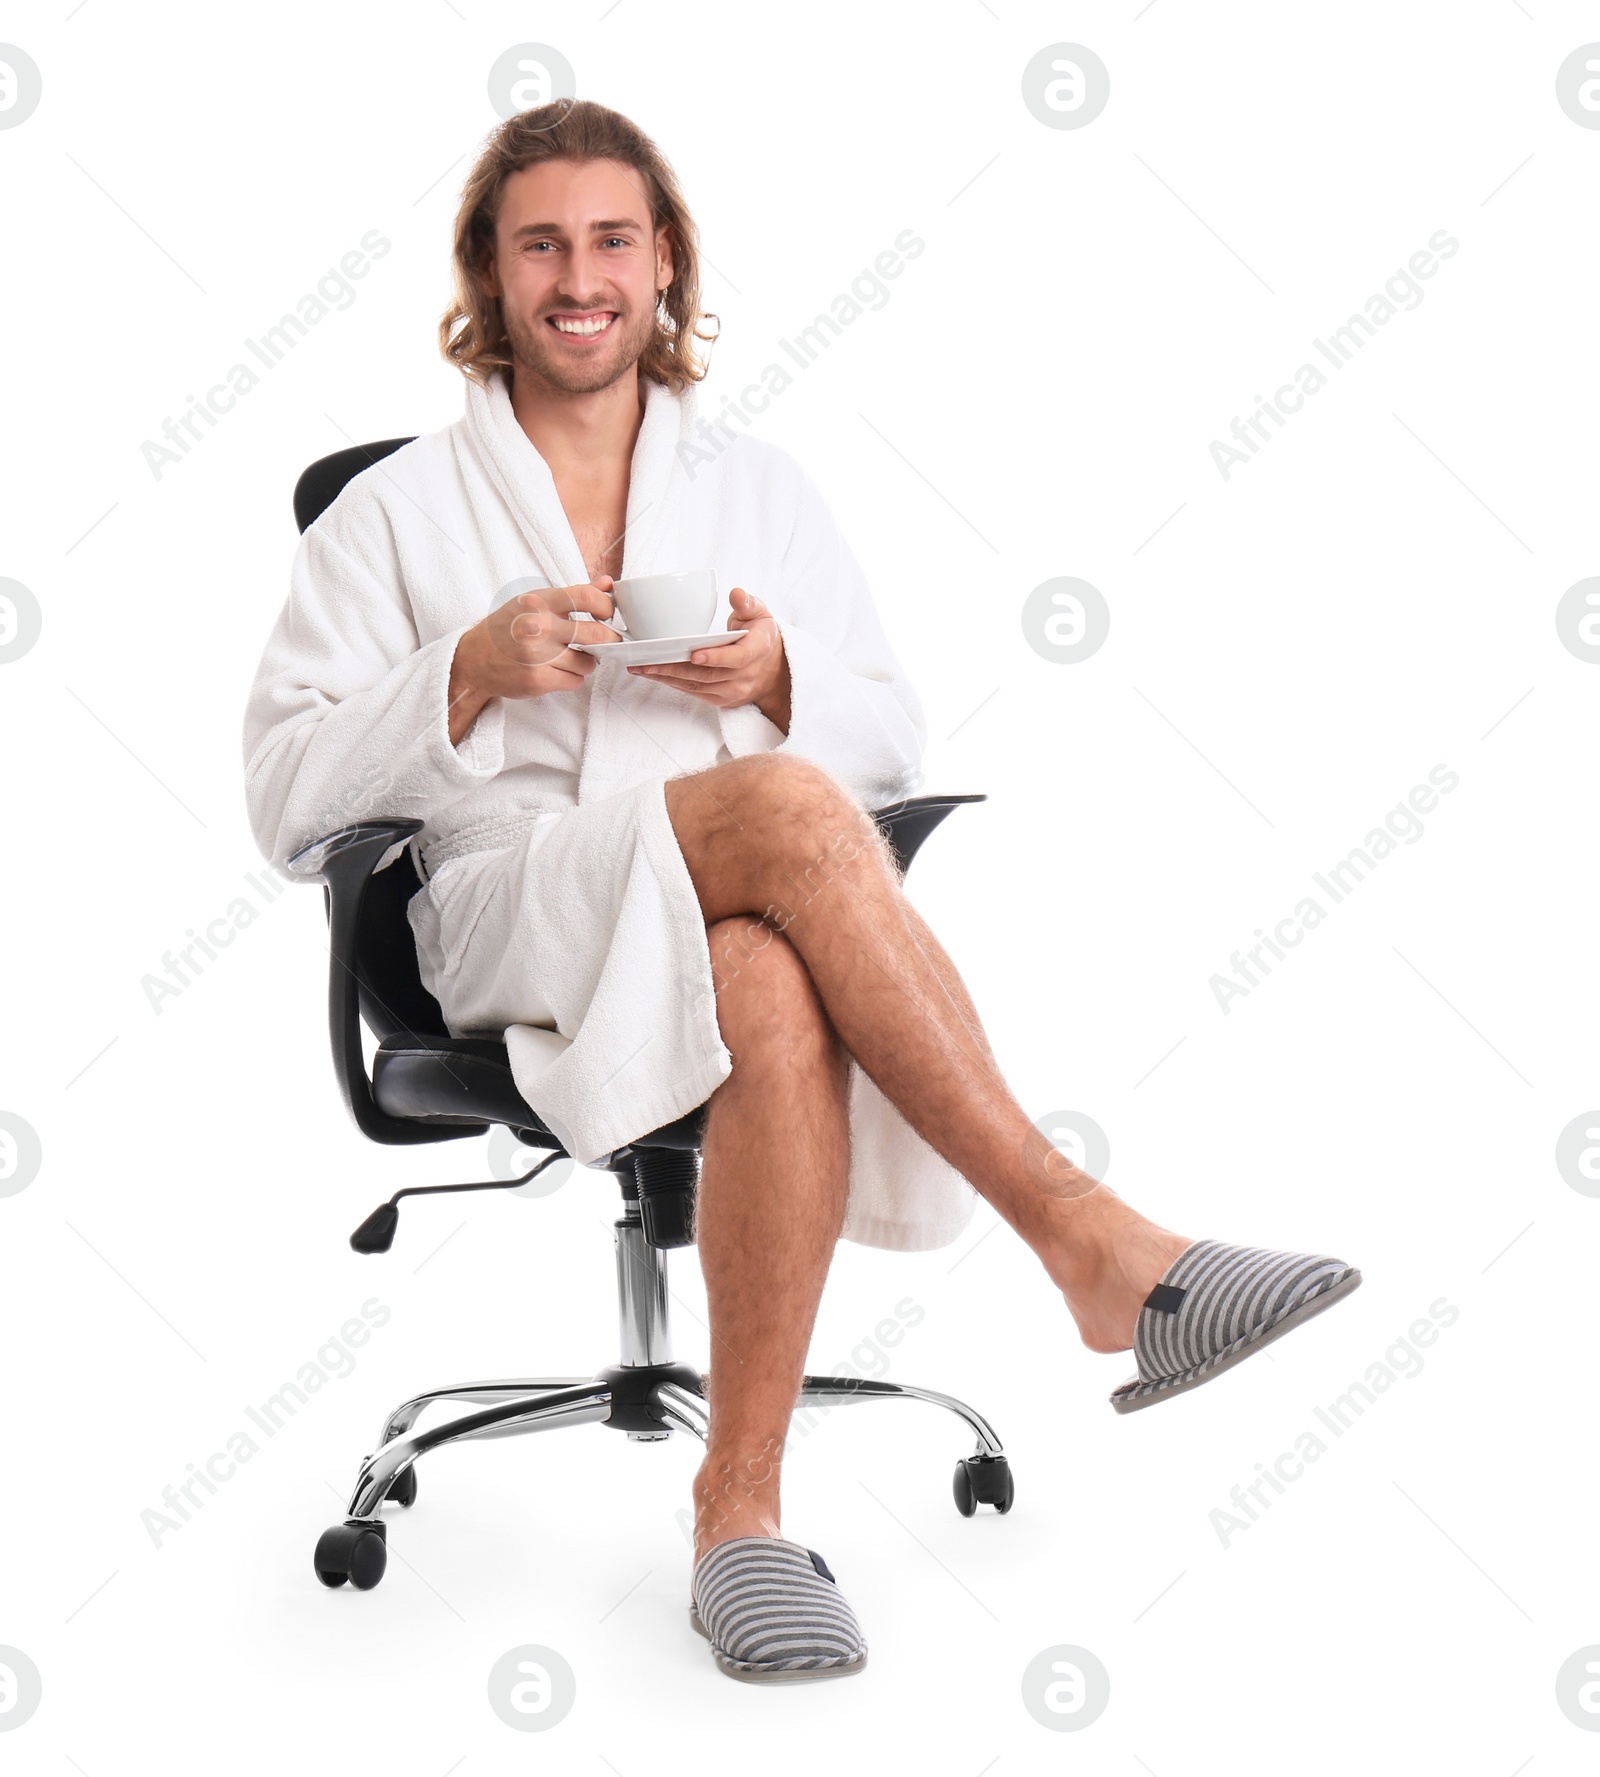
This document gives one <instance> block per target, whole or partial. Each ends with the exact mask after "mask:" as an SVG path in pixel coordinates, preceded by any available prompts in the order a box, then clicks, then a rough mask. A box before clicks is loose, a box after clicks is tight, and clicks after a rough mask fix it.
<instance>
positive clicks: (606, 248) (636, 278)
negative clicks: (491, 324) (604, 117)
mask: <svg viewBox="0 0 1600 1777" xmlns="http://www.w3.org/2000/svg"><path fill="white" fill-rule="evenodd" d="M668 239H669V231H668V230H667V229H666V228H664V227H663V228H660V229H653V228H652V226H651V215H650V203H649V198H648V194H647V193H646V191H645V188H644V183H643V181H642V180H641V178H640V177H639V175H638V174H637V173H636V172H635V171H634V170H633V168H631V167H628V166H624V165H622V164H621V163H620V162H618V161H613V160H592V161H576V162H575V161H564V160H556V161H543V162H539V163H537V164H536V165H534V166H531V167H524V168H523V170H522V171H521V172H520V173H513V174H512V175H511V176H510V178H508V179H507V180H506V182H505V185H504V187H503V189H502V191H501V195H500V209H499V213H498V215H497V216H496V218H495V252H494V260H493V263H492V264H491V265H489V266H487V267H486V268H485V271H484V288H485V290H487V292H488V293H489V295H491V296H495V297H498V298H499V299H500V309H501V313H502V315H503V316H504V317H505V326H506V336H507V338H508V339H509V340H510V343H511V355H512V357H513V359H514V360H515V361H516V366H517V374H518V376H519V377H527V378H530V379H531V380H532V381H533V382H535V383H536V384H542V385H544V386H546V387H548V388H550V389H552V390H555V391H558V392H560V393H562V394H567V395H581V394H590V393H593V392H594V391H595V390H598V389H606V388H610V386H611V385H612V384H613V383H614V382H616V381H617V380H618V379H619V378H620V377H623V376H627V375H629V374H631V373H632V372H633V367H634V365H636V364H637V363H638V361H639V358H640V355H641V354H642V353H643V351H644V349H645V347H646V346H647V345H648V344H649V342H650V336H651V334H652V333H653V331H654V329H655V325H656V298H657V297H658V296H659V294H660V293H661V292H662V291H663V290H665V289H666V288H667V286H668V285H669V284H670V283H671V282H672V255H671V252H670V249H669V247H668Z"/></svg>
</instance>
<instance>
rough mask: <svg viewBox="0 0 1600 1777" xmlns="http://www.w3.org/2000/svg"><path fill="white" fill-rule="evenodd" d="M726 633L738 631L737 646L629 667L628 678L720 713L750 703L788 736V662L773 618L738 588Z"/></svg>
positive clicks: (700, 650) (732, 596) (730, 598)
mask: <svg viewBox="0 0 1600 1777" xmlns="http://www.w3.org/2000/svg"><path fill="white" fill-rule="evenodd" d="M728 602H729V603H730V605H731V606H732V608H733V615H732V616H731V617H730V619H729V621H728V628H729V629H742V630H743V631H744V634H743V635H742V636H740V638H739V639H738V641H736V642H727V643H724V644H723V646H722V647H720V648H698V649H696V650H695V652H694V653H693V654H691V655H690V656H689V658H688V659H687V660H679V661H671V662H669V663H668V664H667V665H665V666H630V667H629V668H628V671H629V672H630V673H638V674H639V675H640V677H642V678H646V679H654V680H655V681H656V682H657V683H658V684H661V685H670V686H672V688H673V689H674V690H676V691H685V692H687V693H688V694H689V696H690V697H698V698H699V699H700V701H701V702H702V703H709V704H714V705H715V706H716V707H717V708H718V709H722V710H731V709H737V708H738V707H739V705H740V704H746V703H753V704H754V705H755V706H756V708H757V709H758V710H760V712H761V713H762V715H764V716H765V717H766V718H767V720H768V721H769V722H771V723H773V724H774V725H775V726H776V727H778V728H781V729H782V730H783V731H784V733H785V734H787V733H788V732H789V662H788V660H787V659H786V658H785V655H784V652H783V635H782V633H781V631H780V630H779V628H778V623H777V619H776V618H775V617H774V616H773V615H772V613H771V612H770V611H769V610H768V609H767V607H766V606H765V605H764V604H762V602H761V600H760V599H758V598H757V597H756V596H755V594H754V593H749V592H746V591H745V589H744V588H743V587H742V586H736V587H734V588H733V590H732V592H730V593H729V595H728Z"/></svg>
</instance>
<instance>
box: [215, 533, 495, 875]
mask: <svg viewBox="0 0 1600 1777" xmlns="http://www.w3.org/2000/svg"><path fill="white" fill-rule="evenodd" d="M468 627H470V626H469V625H466V624H463V625H462V626H461V627H460V628H457V629H454V630H451V631H450V632H449V633H448V634H446V635H441V636H437V637H435V638H434V639H432V640H430V641H428V642H426V643H422V642H421V640H420V637H419V635H418V633H417V627H416V623H415V621H414V618H413V614H412V609H411V601H410V599H409V597H408V596H407V593H406V589H405V580H404V575H403V573H402V570H401V562H400V558H399V553H398V551H397V549H396V547H395V542H394V537H393V535H392V532H391V531H390V529H389V523H388V519H387V517H386V515H385V514H384V513H383V512H382V509H381V508H380V507H378V506H377V505H376V504H375V503H374V502H371V501H368V502H365V503H361V504H359V505H358V503H357V502H355V501H352V500H350V499H348V498H345V499H341V500H340V501H338V502H336V503H335V505H334V506H332V507H330V508H329V510H328V512H326V513H325V514H324V515H323V516H322V518H320V519H319V520H318V521H317V522H316V523H315V524H314V525H312V526H311V528H310V529H309V530H308V531H306V532H305V534H304V535H303V536H302V537H301V539H300V546H299V550H298V552H297V553H296V556H295V560H294V566H293V568H292V570H291V574H290V587H289V597H288V601H287V602H286V603H285V605H284V607H283V610H282V612H281V614H280V615H279V618H278V621H277V624H276V626H275V627H274V629H273V631H272V634H271V636H270V637H269V639H268V641H267V645H266V650H265V652H264V654H263V655H262V658H261V664H260V666H259V668H258V669H257V672H256V677H255V681H254V683H253V685H252V686H251V690H250V696H249V701H248V704H247V708H246V713H245V725H244V756H245V800H246V804H247V808H248V812H249V818H250V826H251V830H252V832H253V833H254V835H255V839H256V843H257V845H258V846H259V847H260V849H261V853H262V855H263V856H264V857H266V858H269V859H270V860H271V861H272V862H273V863H275V864H279V865H282V864H283V863H284V862H285V861H286V860H287V859H288V858H289V857H291V856H292V855H293V854H294V853H295V852H296V851H298V850H299V849H300V848H301V847H302V846H304V845H308V844H310V842H311V841H312V840H314V839H320V838H321V837H322V836H323V835H324V834H326V833H331V832H333V831H334V830H335V829H337V828H339V827H342V826H346V825H348V824H349V823H350V822H352V821H359V820H372V819H376V818H378V817H380V816H382V817H398V818H401V819H411V818H414V819H419V820H426V819H428V818H429V817H430V816H431V815H433V814H435V813H436V812H438V811H439V810H440V809H442V808H444V807H447V806H448V805H449V804H450V803H452V802H454V801H456V800H457V799H459V798H460V797H461V796H463V795H465V794H466V793H467V792H468V791H469V790H472V789H474V788H475V787H476V786H478V785H479V784H481V783H483V782H484V781H485V779H487V778H491V777H493V776H494V775H495V774H496V773H497V772H498V771H499V770H500V768H501V765H502V763H503V758H504V755H503V752H502V746H501V742H502V735H503V730H504V720H505V709H504V705H503V704H502V702H501V701H500V700H499V699H498V698H495V699H493V700H492V701H491V702H490V703H489V704H488V705H487V706H486V707H485V709H484V711H483V713H482V714H481V715H480V716H479V717H478V719H477V721H476V722H474V723H473V725H472V727H471V728H470V729H469V730H468V731H467V733H466V734H465V735H463V736H462V739H461V743H460V745H459V746H452V745H451V742H450V730H449V722H448V703H449V683H450V667H451V663H452V661H453V660H454V658H455V650H456V643H457V642H458V641H459V640H460V638H461V636H462V635H463V634H464V633H465V631H466V629H467V628H468ZM395 849H396V851H398V847H397V848H395ZM391 855H393V854H391Z"/></svg>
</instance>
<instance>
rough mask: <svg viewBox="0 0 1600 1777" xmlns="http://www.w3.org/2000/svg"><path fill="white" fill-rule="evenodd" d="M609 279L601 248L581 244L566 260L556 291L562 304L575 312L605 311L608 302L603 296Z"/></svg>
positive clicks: (605, 296)
mask: <svg viewBox="0 0 1600 1777" xmlns="http://www.w3.org/2000/svg"><path fill="white" fill-rule="evenodd" d="M608 278H609V274H608V272H607V268H606V266H605V263H604V258H603V256H602V254H601V252H600V249H599V248H598V247H596V246H592V245H590V244H588V243H582V244H580V245H579V246H577V247H575V248H574V249H573V251H572V255H571V257H570V258H569V259H568V260H567V270H566V275H565V276H564V277H563V278H562V280H561V285H560V291H559V294H560V298H561V301H562V302H564V303H566V304H568V305H569V306H570V307H572V308H575V309H593V308H604V307H606V306H607V305H608V304H609V303H610V301H611V299H610V297H609V296H608V295H607V294H606V287H607V283H608Z"/></svg>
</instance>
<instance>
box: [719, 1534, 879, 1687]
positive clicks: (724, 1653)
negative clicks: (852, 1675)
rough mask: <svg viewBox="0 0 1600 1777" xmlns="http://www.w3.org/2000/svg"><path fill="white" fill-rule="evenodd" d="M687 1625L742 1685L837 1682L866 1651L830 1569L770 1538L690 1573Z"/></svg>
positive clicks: (744, 1542) (809, 1553) (744, 1541)
mask: <svg viewBox="0 0 1600 1777" xmlns="http://www.w3.org/2000/svg"><path fill="white" fill-rule="evenodd" d="M690 1593H691V1595H692V1599H693V1602H692V1603H691V1604H690V1606H689V1621H690V1622H691V1623H692V1624H693V1625H694V1627H695V1628H696V1629H698V1630H699V1632H700V1633H701V1634H702V1635H703V1636H705V1638H706V1640H707V1641H709V1642H710V1643H711V1652H712V1654H713V1655H714V1656H715V1658H716V1662H717V1664H718V1665H719V1666H720V1667H721V1668H722V1670H723V1671H724V1672H726V1673H727V1675H728V1676H729V1677H730V1678H740V1679H743V1680H745V1682H746V1683H754V1684H761V1683H770V1682H772V1681H774V1680H794V1679H805V1678H840V1677H842V1676H843V1675H844V1674H845V1673H847V1672H859V1671H860V1670H861V1668H862V1667H863V1666H865V1665H866V1663H867V1644H866V1641H865V1640H864V1639H863V1637H862V1634H861V1625H860V1624H859V1623H858V1622H857V1621H856V1617H855V1612H854V1611H853V1610H851V1608H850V1606H849V1605H848V1604H846V1603H845V1601H844V1597H843V1595H842V1594H841V1593H840V1591H839V1588H838V1586H837V1584H836V1583H835V1581H834V1577H833V1575H832V1574H831V1573H829V1571H828V1564H827V1563H826V1562H825V1561H824V1560H823V1559H822V1557H821V1556H820V1555H819V1554H817V1552H816V1551H815V1550H814V1549H806V1548H802V1547H801V1546H800V1544H799V1543H791V1542H784V1541H783V1540H782V1539H781V1538H780V1537H775V1536H736V1537H733V1538H731V1539H730V1540H729V1541H727V1542H725V1543H718V1544H717V1546H716V1547H715V1548H714V1549H710V1550H708V1551H707V1552H706V1554H705V1555H704V1556H702V1557H701V1559H700V1561H699V1562H698V1564H697V1565H696V1567H695V1570H694V1579H693V1581H692V1582H691V1585H690Z"/></svg>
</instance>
